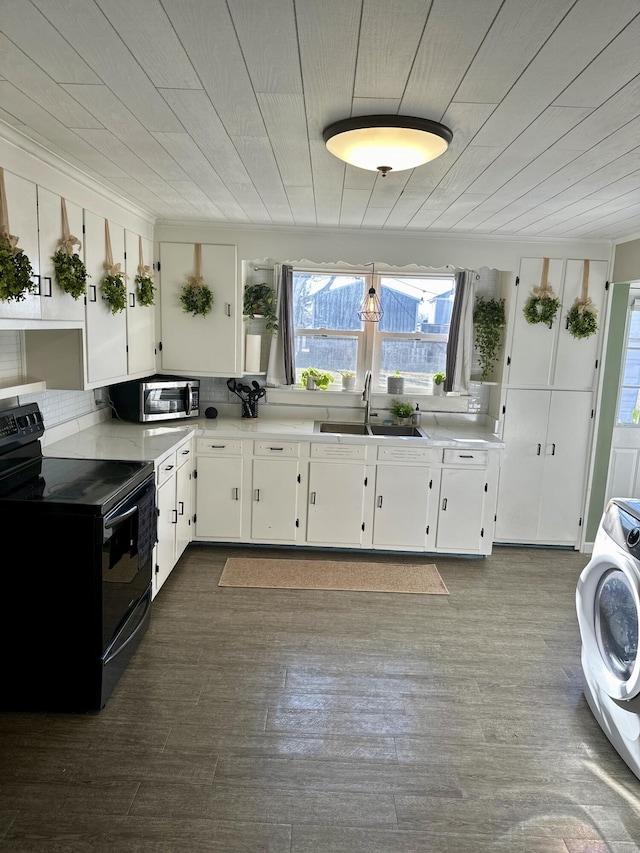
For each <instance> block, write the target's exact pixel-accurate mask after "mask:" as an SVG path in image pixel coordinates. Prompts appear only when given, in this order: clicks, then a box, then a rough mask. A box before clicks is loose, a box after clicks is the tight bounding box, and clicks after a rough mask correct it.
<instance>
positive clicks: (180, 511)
mask: <svg viewBox="0 0 640 853" xmlns="http://www.w3.org/2000/svg"><path fill="white" fill-rule="evenodd" d="M178 515H184V501H178Z"/></svg>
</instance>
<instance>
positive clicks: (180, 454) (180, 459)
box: [176, 444, 194, 468]
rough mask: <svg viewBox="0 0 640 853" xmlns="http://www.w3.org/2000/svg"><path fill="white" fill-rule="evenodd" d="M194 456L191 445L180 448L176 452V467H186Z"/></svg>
mask: <svg viewBox="0 0 640 853" xmlns="http://www.w3.org/2000/svg"><path fill="white" fill-rule="evenodd" d="M193 455H194V454H193V446H192V445H191V444H185V446H184V447H179V448H178V449H177V450H176V465H177V466H178V468H182V466H183V465H186V463H187V462H188V461H189V460H190V459H191V458H192V457H193Z"/></svg>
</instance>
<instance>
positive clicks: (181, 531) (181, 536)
mask: <svg viewBox="0 0 640 853" xmlns="http://www.w3.org/2000/svg"><path fill="white" fill-rule="evenodd" d="M192 458H193V454H192V452H191V449H190V448H183V449H182V450H179V451H178V470H177V471H176V553H175V560H176V562H177V561H178V560H179V559H180V557H181V556H182V554H183V553H184V550H185V548H186V547H187V545H188V544H189V542H191V517H192V514H193V500H192V494H193V464H192V461H191V460H192Z"/></svg>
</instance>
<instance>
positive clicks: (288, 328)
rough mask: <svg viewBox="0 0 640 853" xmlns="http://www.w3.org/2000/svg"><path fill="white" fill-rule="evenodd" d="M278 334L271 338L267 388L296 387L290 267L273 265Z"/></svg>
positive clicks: (291, 274)
mask: <svg viewBox="0 0 640 853" xmlns="http://www.w3.org/2000/svg"><path fill="white" fill-rule="evenodd" d="M273 280H274V281H275V283H276V315H277V317H278V331H277V332H276V333H275V334H274V335H272V337H271V347H270V349H269V364H268V366H267V386H269V387H271V388H277V387H278V386H280V385H295V382H296V365H295V351H294V338H293V267H290V266H289V265H288V264H274V267H273Z"/></svg>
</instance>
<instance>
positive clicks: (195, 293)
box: [180, 282, 213, 317]
mask: <svg viewBox="0 0 640 853" xmlns="http://www.w3.org/2000/svg"><path fill="white" fill-rule="evenodd" d="M180 302H182V309H183V311H185V312H186V313H187V314H193V316H194V317H197V316H198V315H200V316H201V317H206V316H207V314H208V313H209V312H210V311H211V308H212V307H213V293H212V292H211V289H210V288H209V286H208V285H206V284H195V283H193V282H189V283H188V284H185V286H184V287H183V288H182V293H181V294H180Z"/></svg>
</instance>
